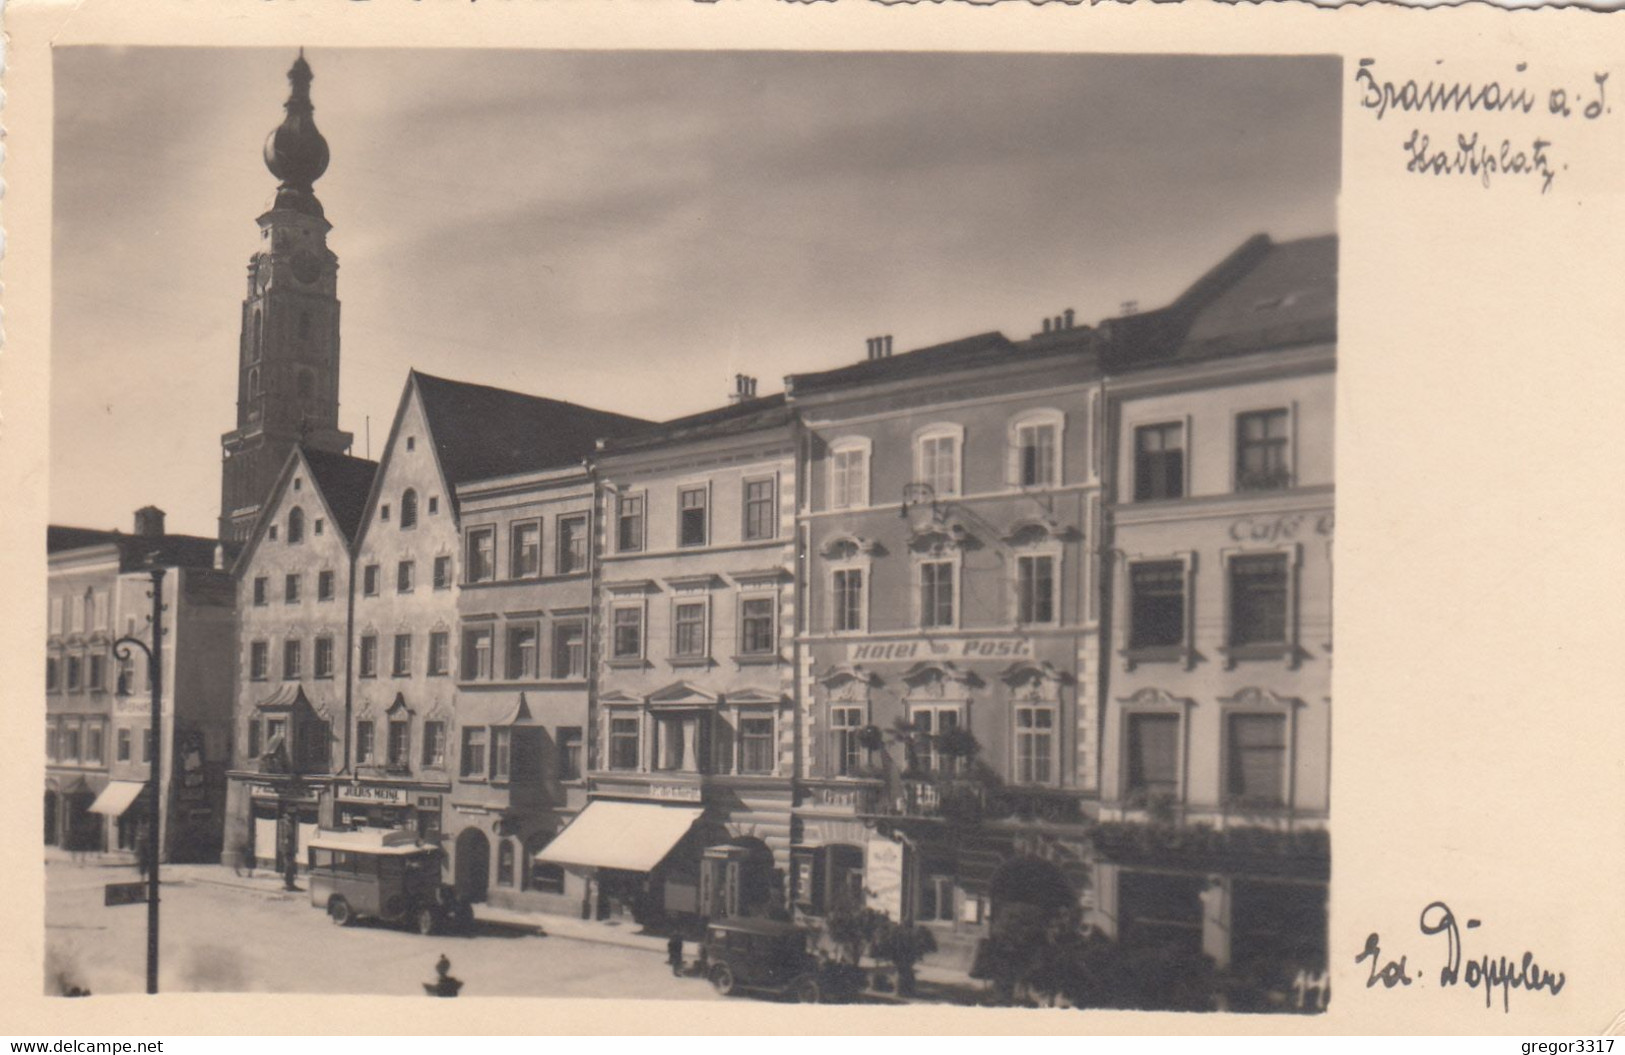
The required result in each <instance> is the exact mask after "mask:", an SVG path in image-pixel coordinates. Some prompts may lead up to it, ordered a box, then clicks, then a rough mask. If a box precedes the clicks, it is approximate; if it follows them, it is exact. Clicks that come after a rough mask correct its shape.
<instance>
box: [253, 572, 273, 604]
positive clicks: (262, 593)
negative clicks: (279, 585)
mask: <svg viewBox="0 0 1625 1055" xmlns="http://www.w3.org/2000/svg"><path fill="white" fill-rule="evenodd" d="M270 591H271V580H270V579H269V578H267V577H266V576H264V575H261V576H259V577H258V578H256V579H255V580H254V603H255V604H256V605H264V604H266V603H267V602H266V594H268V593H270Z"/></svg>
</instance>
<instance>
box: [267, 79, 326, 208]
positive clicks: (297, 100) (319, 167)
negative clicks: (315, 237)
mask: <svg viewBox="0 0 1625 1055" xmlns="http://www.w3.org/2000/svg"><path fill="white" fill-rule="evenodd" d="M310 82H311V72H310V64H309V63H307V62H306V61H305V49H304V48H300V49H299V57H298V58H297V59H295V60H294V62H293V67H292V68H291V69H289V70H288V84H289V85H290V86H291V90H290V91H289V94H288V101H287V102H286V103H283V104H282V108H283V109H284V110H286V111H287V116H286V117H284V118H283V119H282V123H281V124H280V125H278V126H277V127H276V128H275V129H273V130H272V132H271V134H270V136H268V137H267V138H266V140H265V167H266V168H268V169H270V170H271V175H273V176H275V177H276V178H277V179H279V180H281V181H282V182H281V183H280V184H279V185H278V186H277V190H276V204H275V205H274V206H273V208H277V209H294V210H296V211H298V212H302V213H308V214H309V215H311V216H321V215H322V203H321V202H319V201H317V200H316V193H315V191H314V190H313V189H312V184H314V183H315V182H316V181H317V180H318V179H320V178H321V175H322V173H324V172H326V171H327V159H328V154H327V140H326V139H323V138H322V134H321V133H320V132H318V131H317V130H316V120H315V118H314V117H313V116H312V115H313V113H314V112H315V109H316V108H315V107H314V106H312V105H311V103H310Z"/></svg>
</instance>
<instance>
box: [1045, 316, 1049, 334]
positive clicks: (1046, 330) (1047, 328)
mask: <svg viewBox="0 0 1625 1055" xmlns="http://www.w3.org/2000/svg"><path fill="white" fill-rule="evenodd" d="M1044 332H1045V333H1048V332H1049V316H1048V315H1046V316H1044Z"/></svg>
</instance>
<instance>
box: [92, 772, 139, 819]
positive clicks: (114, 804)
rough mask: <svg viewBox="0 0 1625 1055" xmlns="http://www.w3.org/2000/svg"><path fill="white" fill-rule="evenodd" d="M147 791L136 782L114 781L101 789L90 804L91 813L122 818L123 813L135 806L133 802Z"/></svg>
mask: <svg viewBox="0 0 1625 1055" xmlns="http://www.w3.org/2000/svg"><path fill="white" fill-rule="evenodd" d="M145 790H147V785H146V784H144V783H142V782H140V781H137V780H115V781H112V782H111V783H109V784H108V785H107V786H106V787H105V788H103V789H102V793H101V794H100V795H97V796H96V801H95V802H92V803H91V804H90V812H91V813H100V814H103V815H105V816H108V817H122V816H124V811H125V810H127V809H129V808H130V807H131V806H133V805H135V800H136V799H138V798H140V797H141V793H142V792H143V791H145Z"/></svg>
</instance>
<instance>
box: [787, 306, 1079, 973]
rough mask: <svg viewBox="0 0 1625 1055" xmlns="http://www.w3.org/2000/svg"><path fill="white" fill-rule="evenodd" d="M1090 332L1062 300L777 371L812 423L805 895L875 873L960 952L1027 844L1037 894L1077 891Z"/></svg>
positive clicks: (854, 892)
mask: <svg viewBox="0 0 1625 1055" xmlns="http://www.w3.org/2000/svg"><path fill="white" fill-rule="evenodd" d="M1052 323H1053V325H1052ZM1096 343H1097V342H1096V341H1095V338H1094V334H1093V333H1092V332H1091V331H1090V330H1088V329H1087V328H1084V327H1077V326H1075V325H1074V324H1073V322H1072V318H1071V313H1070V312H1068V313H1066V314H1064V315H1062V316H1058V317H1057V318H1056V319H1054V320H1046V322H1045V325H1044V332H1043V333H1041V334H1039V335H1037V336H1035V337H1034V338H1033V339H1031V340H1029V341H1024V342H1019V343H1017V342H1012V341H1010V340H1008V339H1007V338H1005V337H1004V336H1003V335H1002V334H998V333H988V334H982V335H979V336H975V337H969V338H965V339H963V340H959V341H954V342H951V343H949V344H944V345H938V346H935V347H931V348H923V349H919V350H917V351H912V352H907V353H903V354H899V355H896V356H893V355H891V354H890V353H891V348H890V338H878V339H876V340H873V341H871V342H870V348H869V355H868V358H867V359H865V360H864V361H862V362H859V363H857V364H855V365H853V366H848V367H843V368H841V369H837V370H831V371H826V372H824V373H818V374H799V375H795V376H793V377H791V378H789V379H787V385H788V387H789V390H790V393H791V401H792V403H793V405H794V406H795V407H796V409H797V410H798V412H799V414H800V416H801V419H802V421H803V424H804V428H805V439H804V442H803V446H802V450H803V457H804V458H805V487H804V488H803V489H802V492H801V496H800V505H799V525H800V528H799V530H800V532H801V546H802V551H803V553H804V554H805V557H804V565H803V569H802V573H803V578H804V582H805V586H804V590H803V600H802V610H801V616H800V629H799V640H800V642H801V645H802V653H801V654H802V665H801V667H800V668H799V675H800V685H799V688H800V699H801V703H802V730H801V761H802V766H801V776H802V780H803V793H802V795H801V798H800V804H799V806H798V808H797V811H796V818H797V832H798V839H797V844H796V848H795V855H796V869H795V876H796V884H795V905H796V908H797V910H798V911H799V912H801V913H802V914H804V915H807V916H812V917H818V916H822V915H825V914H826V913H827V912H829V911H831V910H833V909H835V908H837V907H840V906H841V904H842V902H846V903H848V904H849V905H850V904H853V903H856V904H862V903H863V900H864V898H865V891H866V890H867V892H868V893H867V898H868V903H869V904H871V905H877V902H876V898H877V896H878V897H879V899H880V901H881V902H884V904H883V905H877V907H883V908H885V909H886V910H887V911H890V912H891V913H892V914H893V915H894V916H895V917H896V918H907V917H912V918H913V919H915V920H917V921H919V922H921V923H923V924H925V925H927V926H929V927H931V928H932V930H933V931H934V932H935V934H936V938H937V944H938V946H939V947H940V948H942V949H943V951H944V955H945V956H948V957H951V958H952V957H955V956H956V954H963V957H962V958H963V959H965V960H966V961H967V962H968V958H969V953H970V948H971V947H972V946H973V944H974V941H975V939H976V938H978V937H981V936H982V935H984V934H985V933H986V928H987V920H988V916H989V912H990V909H991V910H994V911H996V910H997V905H996V901H997V899H998V898H999V897H1000V896H1001V894H1002V893H1005V892H1006V890H1005V888H1007V887H1009V888H1014V889H1015V891H1016V893H1018V894H1019V893H1020V892H1021V890H1022V889H1027V888H1034V887H1033V883H1032V881H1031V877H1030V876H1028V875H1027V874H1026V872H1025V871H1023V869H1027V870H1029V871H1030V869H1031V867H1032V866H1031V862H1032V861H1034V860H1041V861H1042V862H1044V865H1043V874H1042V876H1041V878H1042V880H1043V883H1042V888H1043V889H1044V890H1046V891H1053V890H1062V891H1065V896H1066V897H1067V898H1068V899H1069V900H1070V899H1076V898H1077V897H1079V896H1080V894H1081V893H1082V892H1083V891H1084V890H1086V889H1087V886H1088V884H1087V870H1086V868H1085V866H1084V860H1085V858H1086V855H1087V845H1086V842H1085V839H1084V827H1083V822H1084V819H1085V817H1086V816H1087V814H1088V813H1089V812H1090V811H1091V810H1092V803H1093V800H1094V799H1095V796H1096V794H1097V790H1098V773H1097V764H1096V763H1097V758H1098V750H1099V742H1098V734H1097V729H1098V720H1099V719H1098V708H1099V695H1098V675H1099V672H1100V661H1099V651H1100V646H1099V628H1100V625H1101V624H1100V620H1101V612H1100V604H1099V598H1100V586H1099V583H1098V579H1097V575H1096V552H1097V546H1098V533H1099V527H1098V519H1099V510H1100V505H1099V489H1100V476H1101V471H1102V455H1101V447H1100V432H1099V428H1100V420H1101V418H1100V413H1101V411H1100V407H1101V404H1100V385H1101V379H1100V372H1099V364H1098V361H1097V356H1096V347H1095V346H1096ZM973 817H974V819H975V821H976V823H973V824H971V823H967V822H969V821H971V819H972V818H973ZM893 840H895V841H896V843H897V844H899V846H900V849H898V850H896V851H892V850H889V849H888V846H887V844H888V843H890V842H892V841H893ZM877 846H878V848H879V850H880V851H885V854H884V856H885V857H886V858H887V860H884V861H877V860H876V859H875V855H876V853H877ZM866 856H867V857H868V858H869V860H868V861H867V862H866Z"/></svg>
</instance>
